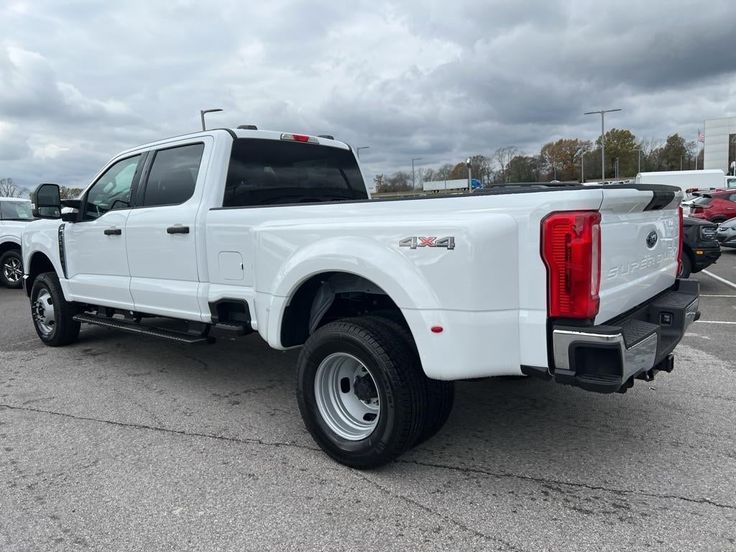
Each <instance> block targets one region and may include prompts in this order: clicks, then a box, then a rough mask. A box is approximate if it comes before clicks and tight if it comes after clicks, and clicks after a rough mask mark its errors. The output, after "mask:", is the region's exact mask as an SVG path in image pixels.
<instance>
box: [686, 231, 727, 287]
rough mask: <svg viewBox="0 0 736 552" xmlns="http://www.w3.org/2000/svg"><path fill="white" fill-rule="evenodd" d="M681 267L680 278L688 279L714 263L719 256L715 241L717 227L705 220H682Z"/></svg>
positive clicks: (719, 250)
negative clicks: (683, 232)
mask: <svg viewBox="0 0 736 552" xmlns="http://www.w3.org/2000/svg"><path fill="white" fill-rule="evenodd" d="M683 225H684V230H685V234H684V236H683V243H682V247H683V251H682V266H681V269H680V278H689V277H690V275H691V274H694V273H696V272H700V271H701V270H703V269H704V268H708V267H709V266H710V265H712V264H713V263H715V262H716V261H717V260H718V258H719V257H720V256H721V247H720V245H718V240H716V231H717V229H718V225H717V224H714V223H712V222H709V221H707V220H702V219H697V218H692V217H685V218H684V219H683Z"/></svg>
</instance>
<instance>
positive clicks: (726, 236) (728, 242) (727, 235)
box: [716, 228, 736, 247]
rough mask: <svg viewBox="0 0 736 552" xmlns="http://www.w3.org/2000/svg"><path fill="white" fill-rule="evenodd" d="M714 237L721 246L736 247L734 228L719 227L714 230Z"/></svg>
mask: <svg viewBox="0 0 736 552" xmlns="http://www.w3.org/2000/svg"><path fill="white" fill-rule="evenodd" d="M716 239H717V240H718V243H720V244H721V246H722V247H736V229H731V228H728V229H721V228H718V230H717V231H716Z"/></svg>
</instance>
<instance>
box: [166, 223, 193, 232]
mask: <svg viewBox="0 0 736 552" xmlns="http://www.w3.org/2000/svg"><path fill="white" fill-rule="evenodd" d="M166 233H167V234H188V233H189V227H188V226H182V225H181V224H177V225H176V226H169V227H168V228H167V229H166Z"/></svg>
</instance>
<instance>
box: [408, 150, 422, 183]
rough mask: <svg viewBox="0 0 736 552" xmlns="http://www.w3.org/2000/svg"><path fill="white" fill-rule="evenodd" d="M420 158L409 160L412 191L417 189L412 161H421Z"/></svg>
mask: <svg viewBox="0 0 736 552" xmlns="http://www.w3.org/2000/svg"><path fill="white" fill-rule="evenodd" d="M421 160H422V158H421V157H412V160H411V188H412V190H413V189H415V188H416V187H417V184H416V182H415V181H414V161H421Z"/></svg>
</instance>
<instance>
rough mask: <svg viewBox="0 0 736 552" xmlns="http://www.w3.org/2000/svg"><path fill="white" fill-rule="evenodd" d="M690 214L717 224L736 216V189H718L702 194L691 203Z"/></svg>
mask: <svg viewBox="0 0 736 552" xmlns="http://www.w3.org/2000/svg"><path fill="white" fill-rule="evenodd" d="M690 216H691V217H695V218H699V219H705V220H709V221H711V222H715V223H716V224H719V223H721V222H724V221H726V220H728V219H731V218H734V217H736V191H734V190H718V191H714V192H708V193H704V194H700V196H699V197H698V198H697V199H696V200H694V201H693V202H692V204H691V205H690Z"/></svg>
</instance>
